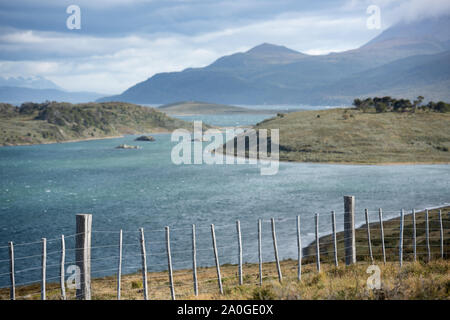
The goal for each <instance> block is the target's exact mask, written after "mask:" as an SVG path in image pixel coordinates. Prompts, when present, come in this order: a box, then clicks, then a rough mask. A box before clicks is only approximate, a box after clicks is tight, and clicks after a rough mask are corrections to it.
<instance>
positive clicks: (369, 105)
mask: <svg viewBox="0 0 450 320" xmlns="http://www.w3.org/2000/svg"><path fill="white" fill-rule="evenodd" d="M423 100H424V97H422V96H418V97H417V99H415V100H413V101H412V102H411V101H410V100H408V99H395V98H391V97H382V98H379V97H375V98H366V99H363V100H361V99H355V100H354V101H353V105H354V106H355V108H356V109H358V110H361V111H363V112H368V111H371V110H375V111H376V112H378V113H381V112H416V111H418V110H423V111H434V112H450V104H449V103H445V102H443V101H439V102H433V101H430V102H428V103H427V104H423Z"/></svg>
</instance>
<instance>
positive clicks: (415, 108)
mask: <svg viewBox="0 0 450 320" xmlns="http://www.w3.org/2000/svg"><path fill="white" fill-rule="evenodd" d="M423 99H424V97H422V96H418V97H417V99H416V100H414V102H413V108H414V110H413V111H414V112H416V111H417V108H418V107H419V106H420V105H421V104H422V102H423Z"/></svg>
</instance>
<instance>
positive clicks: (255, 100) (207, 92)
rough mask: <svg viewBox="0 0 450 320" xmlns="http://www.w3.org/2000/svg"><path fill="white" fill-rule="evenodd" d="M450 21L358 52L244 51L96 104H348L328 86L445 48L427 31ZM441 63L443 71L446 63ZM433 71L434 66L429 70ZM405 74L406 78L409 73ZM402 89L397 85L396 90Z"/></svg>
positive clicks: (425, 24)
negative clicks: (106, 102)
mask: <svg viewBox="0 0 450 320" xmlns="http://www.w3.org/2000/svg"><path fill="white" fill-rule="evenodd" d="M449 21H450V19H449V17H446V18H441V19H437V20H436V21H431V22H430V21H429V20H423V21H418V22H416V23H409V24H400V25H398V26H393V27H391V28H388V29H386V30H385V31H383V32H382V33H381V34H380V35H378V36H377V37H375V38H374V39H372V40H371V41H369V42H368V43H366V44H365V45H363V46H361V47H360V48H357V49H353V50H348V51H345V52H339V53H330V54H327V55H319V56H312V55H307V54H303V53H301V52H297V51H295V50H292V49H289V48H286V47H284V46H279V45H273V44H268V43H263V44H261V45H258V46H256V47H254V48H251V49H250V50H248V51H246V52H238V53H235V54H232V55H228V56H224V57H220V58H218V59H217V60H216V61H214V62H213V63H211V64H210V65H208V66H206V67H204V68H195V69H185V70H183V71H179V72H168V73H159V74H155V75H154V76H152V77H150V78H148V79H147V80H145V81H143V82H140V83H137V84H136V85H134V86H132V87H130V88H128V89H127V90H125V91H124V92H123V93H122V94H119V95H115V96H110V97H104V98H101V99H99V100H98V101H114V100H118V101H127V102H132V103H163V104H165V103H170V102H173V101H186V100H187V101H189V100H197V101H214V102H216V103H221V104H264V103H268V104H276V103H287V104H298V103H308V104H323V103H327V104H338V105H341V104H349V103H350V102H351V101H352V99H353V98H354V96H355V95H357V92H356V91H355V92H352V91H346V94H345V96H342V95H341V94H340V93H339V92H337V93H336V94H332V93H333V92H334V91H336V90H335V89H334V91H333V90H332V91H331V92H326V91H323V90H324V89H326V88H327V87H333V86H334V87H335V88H338V87H339V86H340V83H339V82H340V81H341V80H346V79H349V78H351V77H355V79H356V78H357V77H361V75H362V73H363V72H364V71H366V70H372V69H374V68H378V67H381V66H383V65H387V64H389V63H391V64H392V63H394V69H395V70H397V71H398V72H400V71H401V68H400V67H395V62H396V61H398V63H400V64H401V63H404V62H403V61H402V59H404V58H408V57H411V56H422V55H431V54H439V53H441V52H444V51H445V50H447V48H448V45H449V44H450V41H449V40H450V35H449V32H448V31H446V30H443V31H442V32H441V33H440V34H439V35H438V36H436V37H433V36H432V35H429V34H427V32H428V33H429V32H431V31H433V30H436V29H439V28H438V27H439V26H444V27H445V26H447V25H449V24H450V22H449ZM421 28H423V30H422V31H420V29H421ZM430 30H431V31H430ZM441 63H442V62H441ZM443 63H444V66H445V68H446V67H447V65H448V64H449V63H450V61H443ZM411 67H413V66H411ZM435 68H436V66H433V67H432V69H435ZM380 70H385V69H380ZM405 76H407V77H411V76H412V74H411V73H409V74H407V75H405ZM428 76H432V74H429V75H428ZM384 77H385V78H387V79H389V78H391V77H392V74H391V72H389V70H385V71H384ZM395 77H396V78H397V79H399V81H401V82H403V83H404V84H405V85H406V87H405V88H404V90H403V92H407V93H413V92H414V94H416V91H421V90H422V91H424V92H418V94H420V95H424V96H427V91H429V88H430V87H429V85H427V84H424V85H422V87H417V86H415V87H411V88H410V89H411V90H409V91H408V85H407V84H408V83H411V82H412V80H411V79H406V80H402V75H401V74H396V75H395ZM346 81H348V80H346ZM374 85H376V82H372V83H367V87H366V88H361V90H360V91H359V94H361V95H366V94H367V95H368V94H371V93H372V92H373V86H374ZM401 85H402V83H399V84H397V87H401ZM360 87H361V85H360ZM441 87H442V88H440V89H439V90H434V92H433V98H434V99H437V100H449V98H450V97H449V94H448V91H450V90H445V89H446V87H445V85H443V86H441ZM369 89H370V90H369ZM447 89H448V88H447ZM383 90H384V89H383ZM387 93H388V94H389V91H387ZM395 94H396V93H395V90H392V95H395Z"/></svg>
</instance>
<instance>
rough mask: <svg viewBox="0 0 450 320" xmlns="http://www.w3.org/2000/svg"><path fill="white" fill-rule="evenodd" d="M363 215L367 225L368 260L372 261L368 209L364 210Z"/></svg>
mask: <svg viewBox="0 0 450 320" xmlns="http://www.w3.org/2000/svg"><path fill="white" fill-rule="evenodd" d="M364 215H365V216H366V225H367V242H368V244H369V256H370V261H371V262H372V263H373V254H372V241H371V240H370V220H369V210H367V209H365V210H364Z"/></svg>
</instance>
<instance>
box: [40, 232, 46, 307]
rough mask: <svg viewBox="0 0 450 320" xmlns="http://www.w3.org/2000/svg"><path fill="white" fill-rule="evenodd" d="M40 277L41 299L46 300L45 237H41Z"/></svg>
mask: <svg viewBox="0 0 450 320" xmlns="http://www.w3.org/2000/svg"><path fill="white" fill-rule="evenodd" d="M41 271H42V273H41V274H42V278H41V300H46V298H47V297H46V295H45V293H46V287H45V284H46V282H47V239H46V238H42V269H41Z"/></svg>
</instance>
